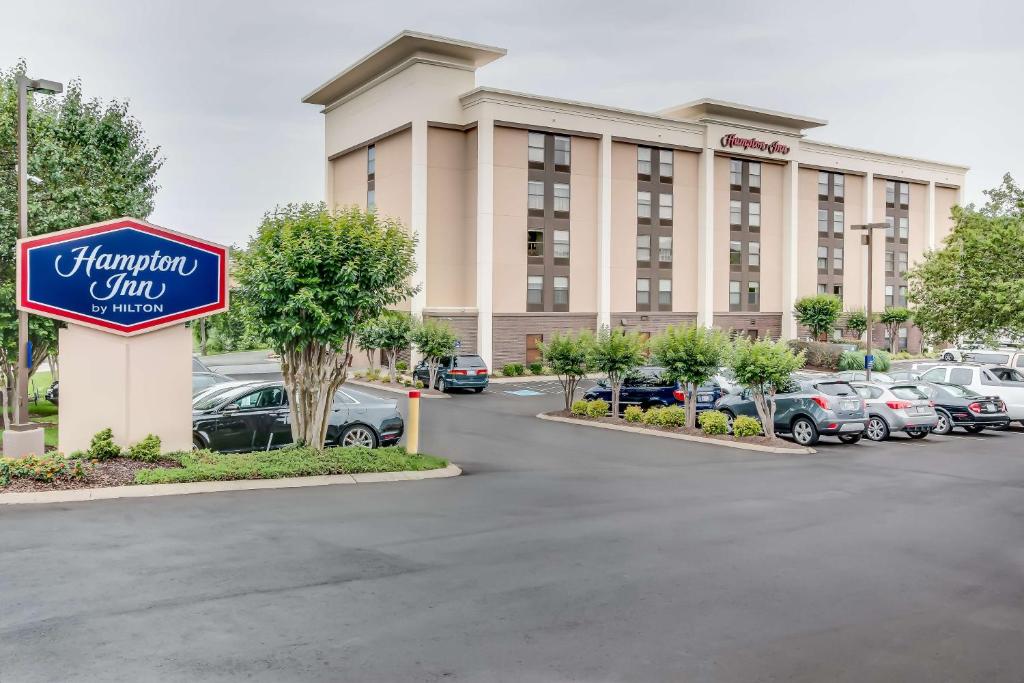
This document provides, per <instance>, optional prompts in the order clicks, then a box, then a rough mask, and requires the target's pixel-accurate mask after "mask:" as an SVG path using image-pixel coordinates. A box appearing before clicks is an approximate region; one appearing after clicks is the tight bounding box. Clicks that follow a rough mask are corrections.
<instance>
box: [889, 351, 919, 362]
mask: <svg viewBox="0 0 1024 683" xmlns="http://www.w3.org/2000/svg"><path fill="white" fill-rule="evenodd" d="M913 357H914V355H913V354H912V353H910V352H909V351H900V352H899V353H897V354H896V355H895V356H893V357H892V358H893V360H910V359H911V358H913Z"/></svg>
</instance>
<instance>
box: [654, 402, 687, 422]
mask: <svg viewBox="0 0 1024 683" xmlns="http://www.w3.org/2000/svg"><path fill="white" fill-rule="evenodd" d="M658 424H659V425H661V426H662V427H683V426H685V425H686V408H684V407H683V406H666V407H664V408H662V409H661V410H660V411H659V413H658Z"/></svg>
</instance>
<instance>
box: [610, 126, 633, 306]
mask: <svg viewBox="0 0 1024 683" xmlns="http://www.w3.org/2000/svg"><path fill="white" fill-rule="evenodd" d="M636 225H637V223H636V145H630V144H626V143H623V142H613V143H612V235H611V249H610V251H611V254H610V256H611V259H610V260H611V273H610V276H611V310H613V311H635V310H636ZM612 322H613V323H614V322H615V321H612Z"/></svg>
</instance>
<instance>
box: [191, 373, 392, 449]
mask: <svg viewBox="0 0 1024 683" xmlns="http://www.w3.org/2000/svg"><path fill="white" fill-rule="evenodd" d="M404 431H405V423H404V421H403V420H402V416H401V414H400V413H399V412H398V402H397V401H395V400H391V399H383V398H377V397H376V396H371V395H370V394H364V393H362V392H360V391H353V390H351V389H348V388H345V389H341V390H339V391H338V392H337V393H336V394H335V397H334V406H333V410H332V412H331V416H330V421H329V424H328V427H327V442H326V443H327V444H328V445H331V446H365V447H367V448H376V447H378V446H382V445H383V446H387V445H392V444H395V443H398V440H399V439H401V438H402V433H403V432H404ZM291 442H292V431H291V418H290V415H289V412H288V396H287V393H286V392H285V389H284V384H283V383H282V382H231V383H228V384H224V385H217V386H214V387H212V388H210V389H208V390H206V391H204V392H202V393H200V394H199V395H198V396H196V397H195V398H194V399H193V400H192V445H193V447H194V448H211V449H213V450H217V451H253V450H270V449H272V448H280V447H282V446H286V445H288V444H290V443H291Z"/></svg>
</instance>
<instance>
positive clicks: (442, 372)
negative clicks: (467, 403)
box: [413, 353, 490, 394]
mask: <svg viewBox="0 0 1024 683" xmlns="http://www.w3.org/2000/svg"><path fill="white" fill-rule="evenodd" d="M489 377H490V375H489V374H488V372H487V365H486V364H485V363H484V359H483V358H481V357H480V356H477V355H475V354H469V353H467V354H459V355H456V356H451V357H449V358H442V359H441V363H440V366H439V367H438V369H437V382H435V385H434V388H435V389H437V390H438V391H448V390H449V389H472V390H473V391H475V392H476V393H478V394H479V393H480V392H481V391H483V390H484V389H485V388H486V387H487V382H488V378H489ZM413 378H415V379H418V380H419V381H421V382H423V386H427V383H428V382H429V381H430V370H429V368H427V363H426V361H424V362H422V363H420V364H419V365H417V366H416V369H415V370H413Z"/></svg>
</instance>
